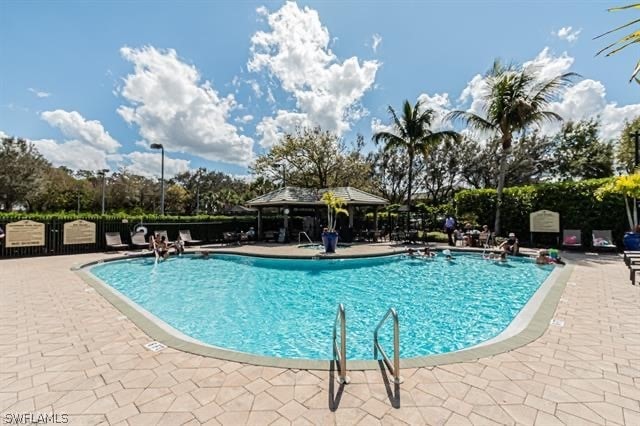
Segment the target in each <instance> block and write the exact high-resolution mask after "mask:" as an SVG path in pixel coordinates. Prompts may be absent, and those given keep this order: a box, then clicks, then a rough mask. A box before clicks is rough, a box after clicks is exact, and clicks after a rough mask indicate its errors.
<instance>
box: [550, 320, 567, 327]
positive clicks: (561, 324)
mask: <svg viewBox="0 0 640 426" xmlns="http://www.w3.org/2000/svg"><path fill="white" fill-rule="evenodd" d="M551 325H555V326H557V327H564V320H561V319H555V318H554V319H552V320H551Z"/></svg>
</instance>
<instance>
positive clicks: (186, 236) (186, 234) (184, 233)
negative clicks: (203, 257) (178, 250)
mask: <svg viewBox="0 0 640 426" xmlns="http://www.w3.org/2000/svg"><path fill="white" fill-rule="evenodd" d="M179 233H180V238H181V239H182V241H184V243H185V244H194V245H197V244H200V243H201V242H202V240H194V239H193V238H191V231H190V230H189V229H183V230H181V231H179Z"/></svg>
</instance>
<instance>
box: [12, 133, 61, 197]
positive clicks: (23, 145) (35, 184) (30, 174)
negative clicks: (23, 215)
mask: <svg viewBox="0 0 640 426" xmlns="http://www.w3.org/2000/svg"><path fill="white" fill-rule="evenodd" d="M49 167H51V166H50V164H49V162H48V161H47V160H45V158H44V157H43V156H42V155H40V153H39V152H38V150H37V149H36V148H35V147H34V146H33V144H31V143H29V142H27V141H26V140H24V139H16V138H2V145H0V201H2V207H3V208H4V209H5V210H11V208H12V207H13V205H14V204H16V203H25V204H27V207H28V208H30V206H29V196H30V195H31V196H33V195H34V194H35V193H36V192H37V191H38V188H39V186H40V184H41V183H42V180H43V178H44V175H45V173H46V171H47V170H48V169H49Z"/></svg>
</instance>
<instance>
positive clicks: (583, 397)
mask: <svg viewBox="0 0 640 426" xmlns="http://www.w3.org/2000/svg"><path fill="white" fill-rule="evenodd" d="M104 256H105V255H104V254H87V255H77V256H58V257H43V258H28V259H11V260H2V261H0V338H1V340H0V416H2V417H1V418H2V420H1V421H2V422H5V423H7V422H8V421H10V420H11V419H12V418H13V417H11V416H15V415H18V414H21V413H36V414H37V413H42V414H51V413H58V414H59V415H61V414H66V415H68V424H71V425H84V424H110V425H127V424H129V425H151V424H167V425H179V424H194V425H195V424H212V425H213V424H234V425H235V424H252V425H253V424H255V425H260V424H274V425H279V424H283V425H284V424H296V425H298V424H299V425H304V424H364V425H369V424H372V425H373V424H411V425H416V424H435V425H440V424H461V425H463V424H475V425H492V424H524V425H534V424H536V425H555V424H569V425H589V424H598V425H623V424H626V425H640V286H635V287H634V286H632V285H631V284H630V283H629V280H628V272H627V269H626V267H625V266H624V264H623V262H622V260H621V259H620V258H619V257H615V256H582V255H575V256H574V257H575V265H576V266H575V268H574V270H573V273H572V276H571V278H570V280H569V282H568V285H567V286H566V288H565V291H564V294H563V296H562V299H561V300H560V303H559V305H558V307H557V310H556V313H555V316H554V318H555V319H559V320H563V321H564V326H561V327H560V326H554V325H551V326H550V327H549V329H548V330H547V331H546V332H545V334H544V335H543V336H542V337H541V338H539V339H538V340H536V341H534V342H532V343H530V344H528V345H526V346H523V347H521V348H519V349H516V350H513V351H510V352H508V353H503V354H499V355H495V356H492V357H488V358H482V359H478V360H476V361H474V362H468V363H459V364H451V365H442V366H438V367H433V368H418V369H403V370H402V376H403V377H404V378H405V381H404V383H403V384H402V385H400V386H399V389H393V388H391V387H392V386H390V385H389V384H388V382H385V380H384V378H383V376H382V374H381V373H380V371H351V372H350V376H351V378H352V383H351V384H349V385H347V386H345V387H340V385H339V384H338V383H337V381H336V380H335V379H334V378H332V373H331V372H327V371H303V370H287V369H279V368H272V367H258V366H253V365H247V364H241V363H236V362H230V361H223V360H218V359H213V358H206V357H201V356H197V355H193V354H190V353H184V352H180V351H177V350H174V349H171V348H168V349H165V350H163V351H161V352H152V351H149V350H147V349H146V348H145V347H144V344H146V343H148V342H149V341H150V340H151V339H150V338H149V337H148V336H146V335H145V334H144V333H143V332H142V331H141V330H139V329H138V328H137V326H136V325H134V324H133V323H132V322H131V321H129V320H128V318H127V317H124V316H123V315H122V314H121V313H120V312H119V311H118V310H116V309H115V308H114V307H113V306H112V305H111V304H109V302H107V301H106V300H105V299H103V298H102V297H101V296H100V295H99V294H98V293H96V292H95V291H94V290H93V289H92V288H91V287H89V286H88V285H87V284H85V282H84V281H83V280H81V279H80V277H79V276H77V275H76V274H75V273H74V272H72V271H70V268H71V267H72V266H73V265H74V264H77V263H86V262H89V261H92V260H95V259H97V258H102V257H104ZM395 391H397V393H396V392H395Z"/></svg>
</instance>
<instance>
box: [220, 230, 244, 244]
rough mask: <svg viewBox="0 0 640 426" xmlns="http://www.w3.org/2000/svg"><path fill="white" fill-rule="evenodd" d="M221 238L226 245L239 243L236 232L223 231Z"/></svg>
mask: <svg viewBox="0 0 640 426" xmlns="http://www.w3.org/2000/svg"><path fill="white" fill-rule="evenodd" d="M222 238H223V239H224V243H225V244H227V245H230V244H240V239H239V237H238V234H236V233H235V232H224V233H223V234H222Z"/></svg>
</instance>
